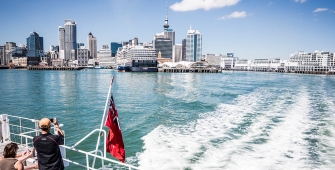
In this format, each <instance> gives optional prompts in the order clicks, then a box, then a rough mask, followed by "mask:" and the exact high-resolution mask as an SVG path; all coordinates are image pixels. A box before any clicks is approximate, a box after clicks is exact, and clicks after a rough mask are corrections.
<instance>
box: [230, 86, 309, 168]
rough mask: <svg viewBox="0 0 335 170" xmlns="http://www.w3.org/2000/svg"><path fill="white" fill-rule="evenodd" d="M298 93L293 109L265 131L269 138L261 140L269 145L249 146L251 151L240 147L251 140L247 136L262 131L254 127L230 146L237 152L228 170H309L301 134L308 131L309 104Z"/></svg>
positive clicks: (305, 96)
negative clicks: (276, 124)
mask: <svg viewBox="0 0 335 170" xmlns="http://www.w3.org/2000/svg"><path fill="white" fill-rule="evenodd" d="M301 93H302V94H301V95H300V96H299V97H298V98H297V99H296V100H295V101H296V103H295V104H294V105H293V107H292V108H288V110H287V113H285V116H286V117H285V118H283V119H282V122H280V123H279V125H278V126H274V127H273V129H272V130H268V131H267V133H268V135H269V136H268V137H266V136H265V137H264V138H267V139H268V142H266V143H264V144H261V145H259V144H257V145H256V144H251V145H250V147H251V148H252V150H251V151H250V150H245V149H242V148H241V146H239V145H242V146H243V143H244V142H246V141H248V140H250V138H249V137H250V135H252V134H253V133H255V132H256V133H257V130H258V131H259V130H261V128H259V127H260V125H259V124H257V123H255V124H254V125H253V126H252V127H251V130H250V133H249V134H248V135H247V136H245V137H244V138H243V139H241V140H239V141H237V143H238V145H237V144H236V143H235V141H232V143H229V145H232V146H233V147H234V148H235V149H236V147H238V148H239V149H238V151H239V152H236V153H233V154H232V155H231V161H229V163H228V164H227V166H226V168H227V169H311V167H309V166H308V165H307V159H308V148H307V147H306V146H307V145H308V143H307V141H305V140H304V138H305V135H304V134H303V132H305V131H307V130H308V129H309V127H310V120H309V118H308V115H307V114H308V113H309V111H310V109H309V104H310V102H309V100H308V94H307V93H306V92H301ZM261 124H263V123H261ZM258 133H259V132H258ZM236 145H237V146H236ZM225 147H227V146H225Z"/></svg>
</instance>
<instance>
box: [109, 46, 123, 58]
mask: <svg viewBox="0 0 335 170" xmlns="http://www.w3.org/2000/svg"><path fill="white" fill-rule="evenodd" d="M119 47H122V43H117V42H111V51H112V57H115V55H116V52H117V50H118V49H119Z"/></svg>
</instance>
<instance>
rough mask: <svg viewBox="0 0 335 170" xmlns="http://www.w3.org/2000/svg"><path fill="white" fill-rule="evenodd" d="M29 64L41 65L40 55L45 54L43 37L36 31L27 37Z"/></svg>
mask: <svg viewBox="0 0 335 170" xmlns="http://www.w3.org/2000/svg"><path fill="white" fill-rule="evenodd" d="M27 48H28V53H27V64H28V65H39V63H40V61H41V60H40V57H43V56H44V53H43V37H40V36H39V35H38V34H37V33H36V32H32V33H30V36H29V37H28V38H27Z"/></svg>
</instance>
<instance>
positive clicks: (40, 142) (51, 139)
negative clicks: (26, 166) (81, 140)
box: [33, 118, 64, 170]
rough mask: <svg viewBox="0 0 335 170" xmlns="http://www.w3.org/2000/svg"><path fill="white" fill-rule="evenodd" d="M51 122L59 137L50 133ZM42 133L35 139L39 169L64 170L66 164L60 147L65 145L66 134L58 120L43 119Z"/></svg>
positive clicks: (40, 125)
mask: <svg viewBox="0 0 335 170" xmlns="http://www.w3.org/2000/svg"><path fill="white" fill-rule="evenodd" d="M51 122H53V123H54V127H55V129H56V130H57V132H58V135H54V134H51V133H50V129H51ZM39 127H40V129H41V131H42V133H41V134H40V135H39V136H35V137H34V139H33V142H34V148H35V149H36V151H37V161H38V168H39V169H42V170H44V169H48V170H63V169H64V164H63V159H62V155H61V152H60V149H59V145H63V144H64V133H63V131H62V130H61V128H60V127H59V125H58V121H57V119H56V118H53V119H48V118H43V119H41V120H40V121H39Z"/></svg>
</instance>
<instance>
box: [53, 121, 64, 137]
mask: <svg viewBox="0 0 335 170" xmlns="http://www.w3.org/2000/svg"><path fill="white" fill-rule="evenodd" d="M53 123H54V126H55V128H56V130H57V132H58V135H59V136H61V137H63V138H64V133H63V131H62V129H61V128H60V126H59V125H58V121H57V119H56V118H54V122H53Z"/></svg>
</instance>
